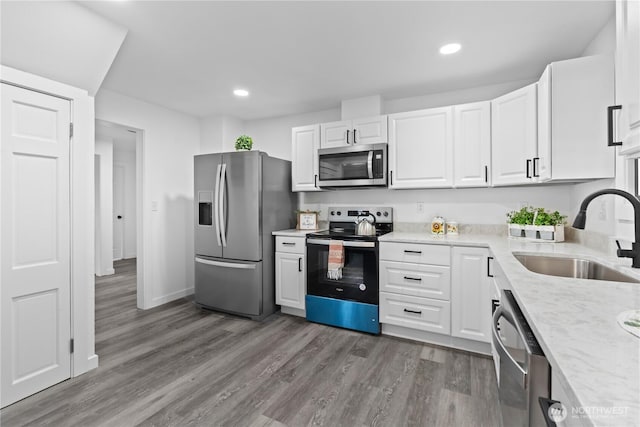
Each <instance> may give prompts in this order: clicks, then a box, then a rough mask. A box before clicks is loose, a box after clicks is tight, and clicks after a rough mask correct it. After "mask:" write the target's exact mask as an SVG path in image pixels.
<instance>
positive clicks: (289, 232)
mask: <svg viewBox="0 0 640 427" xmlns="http://www.w3.org/2000/svg"><path fill="white" fill-rule="evenodd" d="M318 231H322V230H320V229H318V230H297V229H295V228H290V229H288V230H278V231H274V232H272V233H271V234H272V235H273V236H286V237H304V236H306V235H307V234H309V233H317V232H318Z"/></svg>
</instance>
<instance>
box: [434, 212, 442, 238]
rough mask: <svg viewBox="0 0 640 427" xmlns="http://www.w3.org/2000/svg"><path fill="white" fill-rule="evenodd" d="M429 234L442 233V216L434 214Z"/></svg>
mask: <svg viewBox="0 0 640 427" xmlns="http://www.w3.org/2000/svg"><path fill="white" fill-rule="evenodd" d="M431 234H439V235H443V234H444V218H442V217H441V216H436V217H434V218H433V220H432V221H431Z"/></svg>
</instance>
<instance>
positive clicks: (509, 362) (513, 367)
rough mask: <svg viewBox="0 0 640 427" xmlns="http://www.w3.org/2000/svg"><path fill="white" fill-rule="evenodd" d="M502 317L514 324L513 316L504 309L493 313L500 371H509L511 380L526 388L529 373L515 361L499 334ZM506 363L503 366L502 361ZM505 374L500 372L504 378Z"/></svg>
mask: <svg viewBox="0 0 640 427" xmlns="http://www.w3.org/2000/svg"><path fill="white" fill-rule="evenodd" d="M500 317H504V318H505V319H507V321H509V322H510V323H512V324H514V321H513V318H512V317H511V315H510V314H509V313H508V312H507V311H506V310H505V309H504V308H503V307H502V306H499V307H498V308H497V309H496V311H495V313H493V322H492V325H491V335H492V340H493V346H494V348H495V349H496V351H497V352H498V356H499V357H500V370H502V369H503V367H504V369H508V370H509V372H508V373H506V372H505V374H506V375H509V376H510V377H511V378H514V379H517V381H518V384H519V385H521V386H522V388H526V384H527V371H525V370H524V369H523V368H522V366H520V364H519V363H518V362H517V361H516V359H514V357H513V356H512V355H511V353H509V351H508V350H507V348H506V347H505V345H504V343H503V342H502V339H501V338H500V333H499V332H498V321H499V320H500ZM503 360H504V361H505V365H503V364H502V361H503ZM502 375H503V373H502V372H500V377H502Z"/></svg>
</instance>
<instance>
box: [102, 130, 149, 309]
mask: <svg viewBox="0 0 640 427" xmlns="http://www.w3.org/2000/svg"><path fill="white" fill-rule="evenodd" d="M95 123H100V124H101V125H103V126H111V127H121V128H126V129H131V130H135V131H136V305H137V307H138V308H139V309H142V310H145V309H147V308H151V305H150V304H151V300H152V297H151V295H150V292H149V291H148V289H147V288H146V287H145V282H144V278H145V274H144V271H145V270H144V266H145V262H144V248H145V244H144V243H145V237H146V239H150V238H151V236H145V234H144V229H145V227H144V223H145V221H144V215H145V212H144V210H143V207H144V206H149V205H151V202H149V203H146V202H145V200H146V198H145V196H146V195H145V193H144V191H143V190H144V140H145V131H144V129H140V128H138V127H136V126H129V125H127V124H125V123H116V122H112V121H109V120H104V119H98V118H96V119H95ZM94 135H95V132H94ZM147 215H148V214H147ZM150 220H151V218H150V217H148V218H147V221H150ZM149 247H151V246H149Z"/></svg>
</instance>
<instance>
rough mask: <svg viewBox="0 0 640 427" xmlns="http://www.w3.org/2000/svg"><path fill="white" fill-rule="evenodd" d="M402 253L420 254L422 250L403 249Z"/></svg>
mask: <svg viewBox="0 0 640 427" xmlns="http://www.w3.org/2000/svg"><path fill="white" fill-rule="evenodd" d="M404 253H405V254H421V253H422V251H410V250H407V249H405V250H404Z"/></svg>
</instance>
